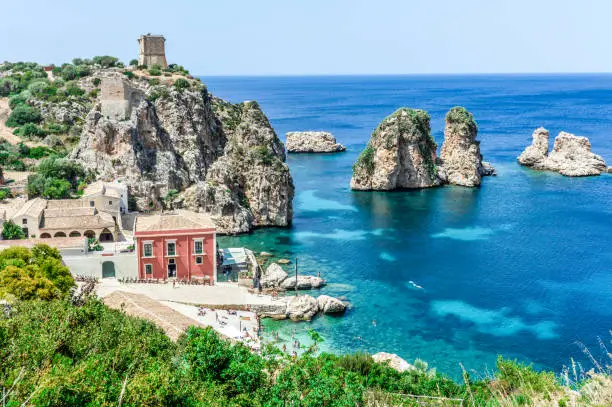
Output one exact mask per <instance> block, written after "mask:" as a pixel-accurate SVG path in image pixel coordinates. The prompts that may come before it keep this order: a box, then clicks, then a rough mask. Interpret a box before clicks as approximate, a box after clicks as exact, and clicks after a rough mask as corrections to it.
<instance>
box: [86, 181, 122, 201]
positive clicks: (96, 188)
mask: <svg viewBox="0 0 612 407" xmlns="http://www.w3.org/2000/svg"><path fill="white" fill-rule="evenodd" d="M119 189H120V188H119V186H118V185H116V184H111V183H108V182H104V181H96V182H94V183H92V184H89V185H87V187H86V188H85V190H83V196H84V197H88V196H92V195H98V194H100V195H104V196H110V197H113V198H120V197H121V192H120V191H119Z"/></svg>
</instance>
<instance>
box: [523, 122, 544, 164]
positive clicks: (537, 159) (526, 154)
mask: <svg viewBox="0 0 612 407" xmlns="http://www.w3.org/2000/svg"><path fill="white" fill-rule="evenodd" d="M549 136H550V133H549V132H548V130H546V129H545V128H544V127H538V128H537V129H536V130H535V131H534V132H533V134H532V136H531V138H532V141H531V145H529V146H527V148H526V149H525V150H524V151H523V152H522V153H521V155H519V156H518V158H517V160H518V162H519V164H521V165H525V166H527V167H532V168H533V169H544V168H543V167H544V162H545V161H546V157H548V137H549Z"/></svg>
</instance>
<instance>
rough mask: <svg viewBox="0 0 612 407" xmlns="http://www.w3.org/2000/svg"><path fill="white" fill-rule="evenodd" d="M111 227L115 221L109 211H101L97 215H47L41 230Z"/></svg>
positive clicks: (112, 227)
mask: <svg viewBox="0 0 612 407" xmlns="http://www.w3.org/2000/svg"><path fill="white" fill-rule="evenodd" d="M102 228H109V229H110V230H111V231H112V230H113V229H114V228H115V221H114V220H113V217H112V216H111V215H109V214H108V213H104V212H99V213H96V214H95V215H85V216H58V217H49V218H48V217H46V216H45V218H44V220H43V223H42V225H41V227H40V231H41V232H44V230H45V229H62V230H66V229H102Z"/></svg>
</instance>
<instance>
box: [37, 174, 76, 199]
mask: <svg viewBox="0 0 612 407" xmlns="http://www.w3.org/2000/svg"><path fill="white" fill-rule="evenodd" d="M71 188H72V185H70V182H68V181H66V180H65V179H60V178H49V179H47V180H46V181H45V186H44V188H43V192H42V196H43V197H44V198H46V199H66V198H70V190H71Z"/></svg>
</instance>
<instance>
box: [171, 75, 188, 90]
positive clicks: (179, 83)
mask: <svg viewBox="0 0 612 407" xmlns="http://www.w3.org/2000/svg"><path fill="white" fill-rule="evenodd" d="M174 87H175V88H176V89H177V90H178V91H182V90H184V89H189V87H190V84H189V81H188V80H187V79H183V78H178V79H177V80H176V81H174Z"/></svg>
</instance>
